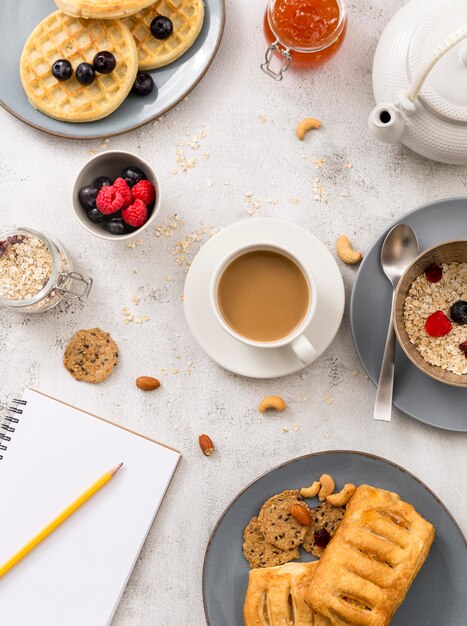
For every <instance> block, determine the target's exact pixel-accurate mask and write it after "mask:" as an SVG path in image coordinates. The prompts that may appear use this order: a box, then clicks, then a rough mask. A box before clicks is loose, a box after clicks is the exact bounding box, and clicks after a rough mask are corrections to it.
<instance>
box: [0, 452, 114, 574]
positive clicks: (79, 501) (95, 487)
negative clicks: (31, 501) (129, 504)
mask: <svg viewBox="0 0 467 626" xmlns="http://www.w3.org/2000/svg"><path fill="white" fill-rule="evenodd" d="M122 465H123V463H120V465H117V466H116V467H114V468H113V469H111V470H109V471H108V472H105V474H103V475H102V476H101V477H100V478H99V479H98V480H96V482H95V483H94V484H92V485H91V486H90V487H89V489H86V491H85V492H84V493H82V494H81V495H80V496H79V498H76V500H75V501H74V502H72V503H71V504H70V505H69V506H67V508H66V509H65V510H64V511H62V513H60V515H57V517H56V518H55V519H54V520H52V521H51V522H50V524H48V525H47V526H46V527H45V528H43V529H42V530H41V531H40V532H39V533H37V535H36V536H35V537H33V538H32V539H31V540H30V541H28V543H27V544H26V545H25V546H23V547H22V548H21V550H18V552H17V553H16V554H14V555H13V556H12V557H11V558H10V559H8V561H7V562H6V563H4V564H3V565H2V566H1V567H0V576H3V575H4V574H6V573H7V572H8V571H9V570H10V569H11V568H12V567H14V566H15V565H16V564H17V563H18V562H19V561H21V559H22V558H24V557H25V556H26V555H27V554H29V552H31V550H33V549H34V548H35V547H36V546H37V545H38V544H39V543H40V542H41V541H43V540H44V539H45V538H46V537H48V536H49V535H50V533H52V532H53V531H54V530H55V529H56V528H57V526H60V524H62V522H64V521H65V520H66V519H68V518H69V517H70V515H72V514H73V513H74V512H75V511H76V510H77V509H79V507H80V506H81V505H83V504H84V503H85V502H87V500H89V498H91V497H92V496H93V495H94V494H95V493H96V492H97V491H99V489H101V488H102V487H103V486H104V485H105V484H106V483H108V482H109V480H111V479H112V478H113V477H114V476H115V474H116V473H117V472H118V470H119V469H120V468H121V467H122Z"/></svg>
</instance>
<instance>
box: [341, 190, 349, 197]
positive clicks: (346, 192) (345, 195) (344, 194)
mask: <svg viewBox="0 0 467 626" xmlns="http://www.w3.org/2000/svg"><path fill="white" fill-rule="evenodd" d="M348 195H349V192H348V191H343V192H342V193H341V196H342V197H343V198H347V197H348Z"/></svg>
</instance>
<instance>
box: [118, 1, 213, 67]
mask: <svg viewBox="0 0 467 626" xmlns="http://www.w3.org/2000/svg"><path fill="white" fill-rule="evenodd" d="M157 15H165V16H166V17H169V18H170V19H171V20H172V22H173V27H174V31H173V34H172V35H170V37H168V38H167V39H156V38H155V37H153V36H152V34H151V31H150V29H149V27H150V25H151V22H152V20H153V19H154V18H155V17H156V16H157ZM203 20H204V3H203V0H157V2H155V3H154V4H152V5H151V6H150V7H148V8H147V9H144V11H140V12H139V13H135V14H134V15H131V16H130V17H128V18H126V19H125V20H124V21H125V23H126V24H127V25H128V27H129V28H130V30H131V33H132V35H133V37H134V38H135V40H136V45H137V47H138V59H139V61H138V63H139V69H140V70H153V69H155V68H156V67H163V66H164V65H168V64H169V63H172V61H175V59H178V58H179V57H181V56H182V54H183V53H184V52H186V51H187V50H188V49H189V48H191V46H192V45H193V43H194V42H195V40H196V38H197V37H198V35H199V33H200V31H201V28H202V26H203Z"/></svg>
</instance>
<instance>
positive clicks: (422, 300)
mask: <svg viewBox="0 0 467 626" xmlns="http://www.w3.org/2000/svg"><path fill="white" fill-rule="evenodd" d="M404 324H405V330H406V332H407V335H408V336H409V339H410V341H411V343H412V344H413V345H414V346H415V347H416V348H417V350H418V351H419V353H420V354H421V355H422V357H423V358H424V359H425V361H427V362H428V363H430V364H431V365H436V366H438V367H441V368H442V369H443V370H448V371H450V372H453V373H454V374H459V375H467V263H449V264H447V263H443V264H442V265H435V264H433V265H430V266H429V267H427V268H426V270H425V272H424V273H423V274H421V275H420V276H418V277H417V278H416V279H415V280H414V281H413V283H412V285H411V287H410V289H409V292H408V294H407V297H406V299H405V303H404Z"/></svg>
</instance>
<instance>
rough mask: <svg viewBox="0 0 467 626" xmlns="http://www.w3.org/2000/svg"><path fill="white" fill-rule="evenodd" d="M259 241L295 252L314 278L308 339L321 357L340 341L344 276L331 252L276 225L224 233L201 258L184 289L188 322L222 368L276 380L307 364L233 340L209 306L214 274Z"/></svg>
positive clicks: (262, 222)
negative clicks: (315, 296) (240, 250)
mask: <svg viewBox="0 0 467 626" xmlns="http://www.w3.org/2000/svg"><path fill="white" fill-rule="evenodd" d="M258 241H261V242H263V243H265V242H266V243H271V244H276V245H282V246H284V247H286V248H290V250H292V251H294V252H295V253H296V254H297V256H298V257H299V258H300V259H301V260H302V262H303V263H304V264H305V265H306V266H307V267H309V268H310V270H311V271H312V272H313V277H314V279H315V282H316V288H317V290H318V308H317V310H316V314H315V316H314V318H313V320H312V322H311V324H310V326H309V327H308V329H307V330H306V333H305V334H306V336H307V337H308V338H309V339H310V341H311V342H312V344H313V346H314V347H315V349H316V350H317V352H318V356H319V355H321V354H322V353H323V352H324V351H325V350H326V348H327V347H328V346H329V344H330V343H331V342H332V340H333V339H334V337H335V336H336V333H337V331H338V330H339V326H340V324H341V321H342V315H343V313H344V303H345V293H344V283H343V281H342V276H341V273H340V271H339V268H338V267H337V263H336V262H335V260H334V258H333V257H332V255H331V253H330V252H329V250H328V249H327V248H326V247H325V246H324V245H323V244H322V243H321V241H319V239H317V238H316V237H315V236H314V235H312V234H311V233H309V232H308V231H307V230H304V229H303V228H300V227H299V226H296V225H295V224H291V223H290V222H284V221H282V220H276V219H251V220H247V221H243V222H238V223H236V224H233V225H232V226H229V227H228V228H225V229H224V230H221V231H220V232H219V233H218V234H217V235H215V236H214V237H213V238H212V239H210V240H209V241H208V242H207V243H206V244H205V245H204V246H203V247H202V248H201V250H200V251H199V252H198V254H197V255H196V257H195V259H194V261H193V263H192V265H191V267H190V271H189V272H188V275H187V278H186V283H185V298H184V302H185V317H186V320H187V322H188V326H189V328H190V330H191V332H192V334H193V336H194V338H195V339H196V341H197V342H198V343H199V345H200V346H201V347H202V348H203V350H204V351H205V352H206V354H208V355H209V356H210V357H211V359H213V360H214V361H215V362H216V363H218V364H219V365H220V366H222V367H224V368H225V369H227V370H230V371H231V372H234V373H235V374H240V375H242V376H249V377H251V378H275V377H277V376H286V375H287V374H293V373H294V372H298V371H299V370H301V369H303V368H304V367H306V366H307V365H309V364H305V365H304V364H303V363H302V362H301V361H300V360H299V359H298V357H297V356H296V355H295V353H294V352H293V351H292V349H291V348H290V347H288V346H286V347H282V348H256V347H252V346H248V345H246V344H243V343H241V342H240V341H237V340H236V339H234V338H233V337H231V336H230V335H229V334H228V333H227V332H226V331H225V330H224V329H223V328H222V326H221V325H220V324H219V322H218V321H217V319H216V317H215V315H214V313H213V311H212V308H211V304H210V285H211V279H212V275H213V273H214V271H215V270H216V268H217V266H218V265H219V263H220V262H221V261H222V260H223V259H224V257H225V256H226V255H227V254H228V253H229V252H230V251H231V250H233V249H234V248H236V247H238V246H240V245H247V244H250V243H252V244H254V243H256V242H258Z"/></svg>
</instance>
